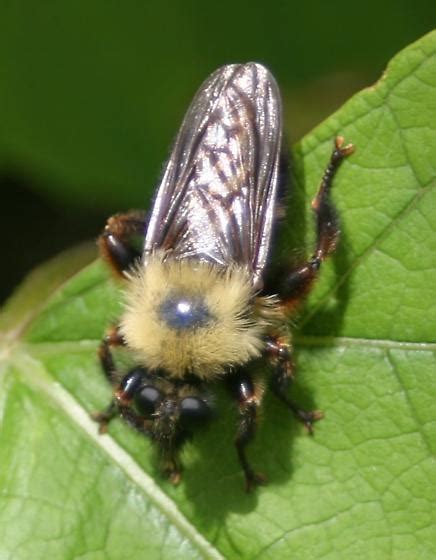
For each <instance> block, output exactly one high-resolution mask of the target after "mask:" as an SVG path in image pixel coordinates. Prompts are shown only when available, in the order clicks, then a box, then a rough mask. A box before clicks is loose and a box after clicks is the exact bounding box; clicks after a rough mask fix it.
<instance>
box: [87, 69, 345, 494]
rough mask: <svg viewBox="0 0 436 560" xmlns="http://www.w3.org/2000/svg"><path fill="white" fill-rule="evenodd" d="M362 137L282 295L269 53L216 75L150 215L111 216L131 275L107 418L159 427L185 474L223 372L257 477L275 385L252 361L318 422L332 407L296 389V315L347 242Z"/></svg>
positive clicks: (112, 240) (170, 466)
mask: <svg viewBox="0 0 436 560" xmlns="http://www.w3.org/2000/svg"><path fill="white" fill-rule="evenodd" d="M352 150H353V147H352V145H347V146H344V145H343V139H342V138H337V139H336V142H335V147H334V150H333V153H332V156H331V159H330V162H329V164H328V166H327V169H326V171H325V173H324V176H323V178H322V182H321V186H320V188H319V191H318V194H317V196H316V198H315V199H314V201H313V203H312V206H313V210H314V212H315V215H316V224H317V240H316V248H315V251H314V254H313V255H312V256H311V258H309V259H308V260H307V261H306V262H304V263H303V264H301V265H300V266H298V267H296V268H295V269H294V270H291V271H289V273H288V274H286V275H285V276H284V277H282V278H281V279H280V282H279V284H278V286H277V288H276V291H275V292H274V293H272V294H270V293H265V289H264V275H265V269H266V267H267V263H268V258H269V252H270V245H271V235H272V230H273V225H274V222H275V218H276V216H277V194H278V187H279V180H280V176H281V173H280V171H281V152H282V109H281V101H280V94H279V90H278V87H277V84H276V82H275V80H274V78H273V77H272V75H271V74H270V72H269V71H268V70H267V69H266V68H265V67H263V66H261V65H260V64H256V63H248V64H231V65H228V66H223V67H222V68H219V69H218V70H217V71H216V72H214V73H213V74H212V75H211V76H210V77H209V78H208V79H207V80H206V81H205V82H204V84H203V85H202V86H201V88H200V89H199V91H198V93H197V94H196V96H195V97H194V100H193V101H192V103H191V106H190V107H189V109H188V112H187V114H186V116H185V119H184V121H183V123H182V126H181V128H180V131H179V133H178V136H177V138H176V140H175V143H174V147H173V150H172V153H171V155H170V158H169V161H168V163H167V165H166V168H165V171H164V174H163V177H162V180H161V182H160V185H159V187H158V189H157V192H156V195H155V198H154V202H153V205H152V208H151V210H150V212H149V214H148V215H145V214H143V213H142V212H138V211H133V212H130V213H127V214H117V215H115V216H113V217H111V218H110V219H109V220H108V222H107V225H106V227H105V229H104V231H103V233H102V235H101V236H100V239H99V245H100V250H101V254H102V256H103V257H104V259H106V261H108V262H109V263H110V265H111V266H112V268H113V269H114V271H115V273H116V274H118V275H119V276H121V277H122V278H123V281H124V290H125V305H124V310H123V312H122V315H121V318H120V321H119V324H118V325H117V326H114V327H112V328H111V329H110V330H109V331H108V333H107V335H106V336H105V338H104V339H103V341H102V343H101V345H100V351H99V356H100V360H101V364H102V367H103V370H104V372H105V374H106V377H107V378H108V379H109V381H110V382H111V384H112V385H113V386H114V396H113V399H112V402H111V404H110V406H109V407H108V408H107V409H106V410H105V411H103V412H100V413H98V414H95V415H94V418H95V419H96V420H97V421H98V422H99V423H100V428H101V430H102V431H104V429H105V427H106V425H107V423H108V422H109V421H110V420H111V418H113V417H114V416H115V415H121V417H122V418H123V419H125V420H126V421H127V422H128V423H129V424H131V425H132V426H133V427H134V428H136V429H137V430H138V431H139V432H141V433H144V434H146V435H147V436H149V437H150V438H151V439H152V440H153V441H154V442H155V443H156V445H157V447H158V449H159V451H160V456H161V464H162V469H163V471H164V472H165V473H166V475H167V476H168V477H169V479H170V480H171V481H172V482H173V483H178V482H179V480H180V476H181V462H180V458H179V456H180V451H181V448H182V446H183V444H184V442H185V441H186V440H187V439H188V438H190V437H191V435H192V431H193V430H195V427H196V426H201V425H203V424H205V423H206V422H208V421H209V420H210V418H211V416H212V408H213V407H212V404H211V402H212V400H211V392H212V391H213V387H214V385H216V384H217V383H224V384H226V385H227V386H228V387H229V390H230V393H231V395H232V397H233V398H234V399H235V401H236V403H237V406H238V407H239V422H238V426H237V429H236V440H235V444H236V450H237V454H238V458H239V461H240V464H241V467H242V469H243V472H244V475H245V481H246V488H247V490H250V489H252V488H253V487H254V486H256V485H257V484H260V483H262V482H264V480H265V477H264V476H263V475H262V474H259V473H257V472H256V471H255V470H254V469H253V468H252V467H251V465H250V463H249V461H248V459H247V456H246V445H247V443H248V442H249V441H250V440H251V439H252V438H253V436H254V433H255V429H256V419H257V416H258V410H259V407H260V406H261V402H262V395H263V386H264V383H260V382H259V381H258V380H255V379H254V378H252V376H251V375H250V371H249V368H248V367H247V364H249V363H250V362H252V361H253V360H255V359H258V358H260V357H263V358H265V360H266V362H269V364H270V366H271V367H270V368H269V369H270V373H269V381H270V383H269V385H270V386H271V388H272V390H273V391H274V393H275V394H276V395H277V396H278V397H279V398H280V399H281V400H282V401H283V403H284V404H285V405H286V406H287V408H288V409H289V410H290V411H291V412H292V413H293V414H294V415H295V416H296V417H297V418H298V419H299V420H301V421H302V422H303V423H304V424H305V425H306V427H307V428H308V430H309V431H311V430H312V425H313V422H314V421H315V420H318V419H319V418H320V413H319V412H317V411H312V412H306V411H304V410H302V409H301V408H299V407H298V406H297V405H296V404H295V403H294V402H293V401H292V400H291V399H290V397H289V396H288V389H289V383H290V380H292V378H293V375H294V363H293V360H292V345H291V336H290V332H289V318H290V316H291V315H292V313H293V312H295V308H296V304H297V303H298V302H299V301H300V300H301V299H302V298H303V297H304V296H305V295H306V294H307V292H308V291H309V289H310V288H311V286H312V284H313V282H314V280H315V279H316V277H317V275H318V271H319V268H320V265H321V263H322V261H323V260H324V259H325V258H326V257H327V255H328V254H329V253H331V252H332V251H333V250H334V249H335V246H336V243H337V239H338V234H339V230H338V225H337V220H336V213H335V210H334V207H333V205H332V202H331V200H330V188H331V183H332V178H333V175H334V174H335V171H336V170H337V168H338V166H339V164H340V162H341V161H342V160H343V158H344V157H345V156H346V155H348V154H350V153H351V152H352ZM138 237H140V238H141V239H142V246H141V249H140V250H139V251H138V249H137V244H136V245H135V241H137V239H138ZM135 247H136V248H135ZM117 346H124V347H125V348H126V349H128V350H130V351H132V352H133V355H134V357H135V360H136V362H135V363H137V364H138V365H137V366H136V367H134V368H133V369H131V370H130V371H129V372H128V373H125V372H124V374H123V373H122V372H120V371H119V370H118V369H117V366H116V364H115V360H114V357H113V354H112V349H113V348H114V347H117Z"/></svg>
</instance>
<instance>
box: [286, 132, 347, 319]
mask: <svg viewBox="0 0 436 560" xmlns="http://www.w3.org/2000/svg"><path fill="white" fill-rule="evenodd" d="M343 143H344V139H343V138H342V137H341V136H338V137H337V138H336V139H335V147H334V149H333V152H332V154H331V156H330V161H329V163H328V165H327V167H326V169H325V171H324V175H323V177H322V180H321V185H320V187H319V189H318V193H317V195H316V196H315V198H314V199H313V201H312V209H313V211H314V212H315V219H316V229H317V238H316V249H315V252H314V253H313V255H312V256H311V257H310V259H309V260H308V261H306V262H305V263H303V264H302V265H300V266H299V267H298V268H296V269H295V270H293V271H292V272H291V273H290V274H289V276H288V277H287V278H286V280H285V285H284V289H283V290H282V293H281V294H280V295H281V298H282V301H283V303H284V305H285V306H286V307H288V308H293V307H294V306H295V305H297V304H298V303H299V301H300V300H301V299H302V298H303V297H304V296H305V295H306V294H307V293H308V292H309V290H310V289H311V287H312V284H313V282H314V281H315V279H316V277H317V274H318V271H319V268H320V266H321V263H322V262H323V261H324V260H325V259H326V257H327V256H328V255H329V254H330V253H332V252H333V251H334V250H335V248H336V244H337V241H338V237H339V224H338V219H337V215H336V210H335V207H334V205H333V202H332V200H331V198H330V191H331V187H332V184H333V178H334V176H335V174H336V171H337V170H338V168H339V165H340V164H341V162H342V161H343V159H344V158H345V157H347V156H348V155H350V154H351V153H352V152H353V151H354V146H353V145H352V144H347V145H346V146H344V145H343Z"/></svg>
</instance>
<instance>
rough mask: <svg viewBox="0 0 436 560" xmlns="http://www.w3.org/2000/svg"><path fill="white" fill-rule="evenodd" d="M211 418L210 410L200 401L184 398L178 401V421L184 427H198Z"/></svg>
mask: <svg viewBox="0 0 436 560" xmlns="http://www.w3.org/2000/svg"><path fill="white" fill-rule="evenodd" d="M211 416H212V410H211V408H210V407H209V406H208V405H207V403H206V402H205V401H204V400H202V399H199V398H197V397H185V398H184V399H182V400H181V401H180V420H181V422H182V423H183V424H184V425H185V426H186V427H192V426H200V425H201V424H203V423H205V422H207V421H208V420H209V419H210V417H211Z"/></svg>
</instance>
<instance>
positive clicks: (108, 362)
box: [91, 327, 124, 433]
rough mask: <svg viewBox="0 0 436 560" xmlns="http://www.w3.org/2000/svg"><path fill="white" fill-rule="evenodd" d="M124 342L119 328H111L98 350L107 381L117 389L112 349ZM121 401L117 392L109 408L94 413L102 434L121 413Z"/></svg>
mask: <svg viewBox="0 0 436 560" xmlns="http://www.w3.org/2000/svg"><path fill="white" fill-rule="evenodd" d="M123 345H124V340H123V338H122V336H121V334H120V332H119V330H118V327H111V328H110V329H109V330H108V331H107V333H106V334H105V336H104V337H103V340H102V341H101V343H100V346H99V348H98V357H99V359H100V364H101V368H102V370H103V373H104V375H105V377H106V379H107V380H108V381H109V383H110V384H111V385H112V386H113V387H115V386H116V383H117V379H116V378H117V376H118V373H117V369H116V366H115V362H114V357H113V355H112V350H111V349H112V348H113V347H117V346H123ZM120 405H121V403H120V401H119V398H118V397H117V391H116V392H115V394H114V397H113V399H112V400H111V402H110V404H109V406H107V407H106V408H105V409H104V410H102V411H101V412H94V413H93V414H92V415H91V416H92V418H93V420H95V421H96V422H98V423H99V430H100V433H104V432H106V430H107V425H108V424H109V422H110V421H111V420H112V418H114V417H115V416H117V415H118V414H120V413H121V410H120Z"/></svg>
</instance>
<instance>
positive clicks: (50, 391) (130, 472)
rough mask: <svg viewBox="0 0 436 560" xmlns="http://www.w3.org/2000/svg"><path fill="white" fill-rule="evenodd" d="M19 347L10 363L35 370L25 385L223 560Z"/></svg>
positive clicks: (207, 552) (204, 553)
mask: <svg viewBox="0 0 436 560" xmlns="http://www.w3.org/2000/svg"><path fill="white" fill-rule="evenodd" d="M23 347H24V345H20V351H17V349H18V348H16V349H15V350H16V351H15V352H14V354H13V356H12V358H11V362H12V363H13V365H14V366H15V367H16V369H17V371H20V372H22V371H32V375H26V376H25V377H26V382H28V383H29V384H30V385H32V386H33V387H34V388H37V389H38V390H39V391H40V392H43V393H44V394H45V395H46V396H47V397H48V398H49V399H50V400H51V401H52V402H54V403H56V405H57V406H58V408H59V409H61V410H62V411H63V413H64V414H65V415H66V416H67V417H68V418H69V419H70V420H71V421H72V422H73V423H74V425H75V426H78V427H80V429H81V430H82V431H83V432H84V433H85V435H86V436H87V437H88V438H89V439H91V440H92V442H93V443H94V444H96V445H97V446H98V448H99V449H101V450H102V451H103V452H104V453H106V455H107V456H108V457H109V458H110V459H111V460H112V461H113V462H114V463H115V464H116V465H117V466H118V467H119V468H120V469H121V470H122V471H123V472H124V473H125V475H126V476H127V477H128V478H129V479H130V480H131V481H132V482H133V483H134V484H135V485H136V486H137V487H138V488H139V489H140V490H141V491H142V492H143V493H144V494H145V495H146V496H147V497H148V499H149V500H150V502H151V503H152V504H154V506H155V507H156V508H157V509H158V510H159V511H160V512H161V513H162V515H164V516H165V517H166V518H167V519H168V520H169V522H170V524H171V525H172V526H174V527H176V528H177V530H178V531H179V533H180V534H181V535H182V536H183V537H184V538H186V539H187V540H188V541H189V542H190V543H191V544H192V546H193V548H196V549H197V550H198V551H199V553H200V555H201V557H202V558H205V559H211V560H222V559H223V556H222V555H221V553H220V552H219V551H218V550H217V549H216V548H215V547H214V546H213V545H212V544H211V543H210V542H209V541H208V540H207V539H206V538H205V537H204V536H203V535H202V534H201V533H200V532H199V531H198V530H197V528H196V527H195V525H193V524H192V523H191V522H190V521H189V520H188V519H187V518H186V517H185V516H184V515H183V513H182V512H181V511H180V510H179V508H178V506H177V504H176V502H174V500H172V499H171V498H170V497H169V496H168V495H167V494H165V493H164V492H163V491H162V490H161V489H160V488H159V486H158V485H157V484H156V482H155V481H154V480H153V478H151V477H150V476H149V475H148V474H147V473H146V472H145V471H144V470H143V469H142V468H141V467H140V465H138V463H136V462H135V461H134V460H133V458H132V457H131V455H129V453H127V452H126V451H125V450H124V449H123V448H122V447H121V446H120V445H119V444H118V443H117V442H116V441H115V440H114V439H113V438H112V437H111V436H110V435H108V434H106V435H105V437H101V436H100V434H99V433H98V427H97V425H96V423H95V422H94V421H93V420H92V419H91V418H90V416H89V413H88V412H87V411H86V410H85V409H84V408H83V407H82V406H81V405H80V404H79V403H78V402H77V401H76V400H75V399H74V398H73V396H72V395H71V394H70V393H69V392H68V391H67V390H66V389H64V387H63V386H62V385H61V384H60V383H54V382H53V378H52V377H51V375H50V373H49V372H48V371H47V369H46V368H45V367H44V365H43V363H42V362H41V361H40V360H38V359H37V358H36V357H35V356H32V355H31V354H30V353H28V352H25V351H23Z"/></svg>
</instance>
